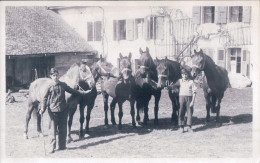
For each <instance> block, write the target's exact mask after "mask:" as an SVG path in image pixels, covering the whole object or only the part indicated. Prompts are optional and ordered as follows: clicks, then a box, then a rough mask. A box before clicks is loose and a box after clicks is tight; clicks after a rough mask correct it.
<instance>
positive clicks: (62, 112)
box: [40, 68, 90, 153]
mask: <svg viewBox="0 0 260 163" xmlns="http://www.w3.org/2000/svg"><path fill="white" fill-rule="evenodd" d="M50 77H51V79H52V80H53V81H54V84H53V85H51V86H50V87H49V89H48V91H47V92H46V94H45V96H44V98H43V101H42V107H41V109H40V114H41V115H42V114H43V113H44V111H45V110H46V107H47V108H48V113H49V116H50V121H51V130H50V139H51V141H50V149H49V151H48V152H49V153H53V152H54V149H55V148H56V132H58V140H59V142H58V144H59V149H60V150H64V149H66V136H67V114H68V108H67V104H66V100H65V91H66V92H69V93H72V94H78V95H85V94H87V93H89V92H90V90H88V91H80V90H79V91H78V90H75V89H72V88H70V87H69V86H68V85H67V84H66V83H64V82H61V81H59V72H58V70H57V69H56V68H52V69H51V70H50Z"/></svg>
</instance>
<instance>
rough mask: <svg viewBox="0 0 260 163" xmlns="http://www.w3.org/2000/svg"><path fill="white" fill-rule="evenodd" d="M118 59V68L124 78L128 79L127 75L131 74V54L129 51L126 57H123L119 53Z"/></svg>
mask: <svg viewBox="0 0 260 163" xmlns="http://www.w3.org/2000/svg"><path fill="white" fill-rule="evenodd" d="M119 55H120V59H119V70H120V73H121V75H122V76H123V78H124V80H128V79H129V77H130V76H131V75H132V68H131V57H132V54H131V53H129V55H128V57H123V56H122V54H121V53H120V54H119Z"/></svg>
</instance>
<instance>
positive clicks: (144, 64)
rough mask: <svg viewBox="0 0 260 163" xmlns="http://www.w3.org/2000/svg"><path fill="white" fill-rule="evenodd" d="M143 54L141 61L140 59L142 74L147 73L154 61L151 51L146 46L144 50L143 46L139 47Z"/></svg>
mask: <svg viewBox="0 0 260 163" xmlns="http://www.w3.org/2000/svg"><path fill="white" fill-rule="evenodd" d="M139 52H140V54H141V56H140V58H139V61H140V72H141V74H142V75H147V73H148V71H149V69H150V68H151V67H152V66H153V64H154V62H153V59H152V57H151V55H150V53H149V48H148V47H146V50H145V51H143V50H142V49H141V48H140V49H139Z"/></svg>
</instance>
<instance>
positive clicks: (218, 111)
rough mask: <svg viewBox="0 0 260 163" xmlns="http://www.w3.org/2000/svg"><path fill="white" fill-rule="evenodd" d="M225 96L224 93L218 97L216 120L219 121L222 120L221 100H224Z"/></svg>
mask: <svg viewBox="0 0 260 163" xmlns="http://www.w3.org/2000/svg"><path fill="white" fill-rule="evenodd" d="M223 96H224V93H223V94H222V95H221V96H220V97H218V102H217V106H216V112H217V115H216V122H217V123H219V122H220V118H219V114H220V104H221V101H222V98H223Z"/></svg>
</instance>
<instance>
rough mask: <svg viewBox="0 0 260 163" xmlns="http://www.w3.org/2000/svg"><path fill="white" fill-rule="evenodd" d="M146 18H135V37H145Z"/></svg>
mask: <svg viewBox="0 0 260 163" xmlns="http://www.w3.org/2000/svg"><path fill="white" fill-rule="evenodd" d="M143 27H144V19H143V18H141V19H135V39H139V38H143Z"/></svg>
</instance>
